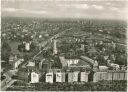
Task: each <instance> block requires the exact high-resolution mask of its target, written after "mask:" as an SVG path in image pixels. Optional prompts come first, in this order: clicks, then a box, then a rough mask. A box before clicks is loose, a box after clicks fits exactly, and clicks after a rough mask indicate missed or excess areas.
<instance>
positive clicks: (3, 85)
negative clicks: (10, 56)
mask: <svg viewBox="0 0 128 92" xmlns="http://www.w3.org/2000/svg"><path fill="white" fill-rule="evenodd" d="M4 75H5V76H6V79H5V80H3V81H2V82H1V91H5V90H6V89H7V88H8V87H10V86H11V85H12V84H13V83H14V82H15V81H16V80H12V79H11V77H12V75H13V74H12V72H10V71H7V72H6V73H4Z"/></svg>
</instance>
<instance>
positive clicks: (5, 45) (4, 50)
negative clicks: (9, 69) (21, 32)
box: [1, 42, 11, 63]
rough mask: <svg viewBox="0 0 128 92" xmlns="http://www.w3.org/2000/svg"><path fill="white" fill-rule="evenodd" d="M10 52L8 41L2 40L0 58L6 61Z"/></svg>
mask: <svg viewBox="0 0 128 92" xmlns="http://www.w3.org/2000/svg"><path fill="white" fill-rule="evenodd" d="M10 54H11V47H10V45H9V44H8V42H3V43H2V47H1V60H5V61H6V62H7V63H8V61H9V57H10Z"/></svg>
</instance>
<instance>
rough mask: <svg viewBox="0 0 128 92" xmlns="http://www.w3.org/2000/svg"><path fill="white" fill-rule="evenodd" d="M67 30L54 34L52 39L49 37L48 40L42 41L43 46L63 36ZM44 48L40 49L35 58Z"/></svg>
mask: <svg viewBox="0 0 128 92" xmlns="http://www.w3.org/2000/svg"><path fill="white" fill-rule="evenodd" d="M70 29H71V28H69V29H67V30H66V31H69V30H70ZM66 31H62V32H60V33H58V34H56V35H54V36H52V37H51V38H50V39H48V40H47V41H45V42H43V43H41V46H42V47H45V46H46V45H47V44H48V43H49V42H51V41H52V40H53V39H56V38H58V37H59V36H61V35H62V34H64V33H65V32H66ZM42 51H43V50H41V51H39V52H38V53H37V54H36V55H35V56H34V57H33V60H34V59H35V58H36V57H37V56H38V55H39V54H40V53H41V52H42Z"/></svg>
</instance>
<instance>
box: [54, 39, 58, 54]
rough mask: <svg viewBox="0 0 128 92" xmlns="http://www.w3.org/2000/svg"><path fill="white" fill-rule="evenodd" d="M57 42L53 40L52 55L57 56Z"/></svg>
mask: <svg viewBox="0 0 128 92" xmlns="http://www.w3.org/2000/svg"><path fill="white" fill-rule="evenodd" d="M56 44H57V40H56V39H54V40H53V54H57V45H56Z"/></svg>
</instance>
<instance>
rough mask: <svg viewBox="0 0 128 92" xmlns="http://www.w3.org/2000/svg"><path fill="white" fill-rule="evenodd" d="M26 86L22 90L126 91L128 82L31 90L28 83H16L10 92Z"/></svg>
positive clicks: (41, 85) (33, 87) (37, 86)
mask: <svg viewBox="0 0 128 92" xmlns="http://www.w3.org/2000/svg"><path fill="white" fill-rule="evenodd" d="M22 85H23V86H24V88H22V90H31V91H32V90H38V91H126V90H127V81H99V82H96V83H93V82H87V83H75V82H74V83H53V84H50V83H36V84H29V88H28V87H27V86H28V85H26V83H23V82H22V83H21V84H20V83H16V84H15V85H14V86H16V87H14V88H10V90H15V89H17V88H18V87H19V88H20V86H22Z"/></svg>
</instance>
